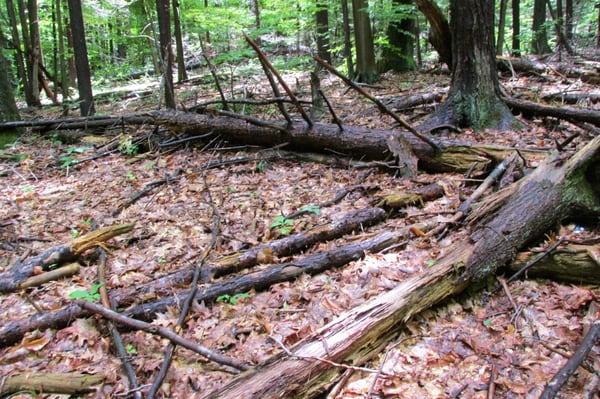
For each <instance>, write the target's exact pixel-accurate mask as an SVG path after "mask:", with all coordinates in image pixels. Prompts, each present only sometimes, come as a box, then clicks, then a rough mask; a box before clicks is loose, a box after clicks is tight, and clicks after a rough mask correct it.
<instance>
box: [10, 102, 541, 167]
mask: <svg viewBox="0 0 600 399" xmlns="http://www.w3.org/2000/svg"><path fill="white" fill-rule="evenodd" d="M92 124H93V126H94V127H101V126H115V125H120V124H126V125H127V124H132V125H144V124H148V125H160V126H162V127H165V128H168V129H170V130H172V131H174V132H176V133H180V134H184V135H190V136H195V135H200V134H208V133H212V134H214V136H220V137H221V138H223V139H225V140H227V141H230V142H236V143H243V144H251V145H260V146H266V147H271V146H275V145H281V144H287V145H286V149H291V150H298V151H315V152H332V151H333V152H337V153H343V154H346V155H348V156H352V157H356V158H360V159H364V160H386V159H388V158H390V156H391V153H390V151H389V147H388V139H389V138H390V136H396V137H399V138H400V139H402V140H403V141H405V142H407V143H408V144H409V145H410V147H411V149H412V151H413V152H414V155H415V156H416V157H417V158H418V160H419V168H421V169H423V170H425V171H431V172H466V171H467V170H470V168H471V167H472V166H473V164H474V163H477V165H478V166H477V170H486V169H488V168H489V167H490V166H491V165H492V164H495V163H497V162H499V161H501V160H502V159H503V158H504V157H506V155H507V154H509V153H511V152H512V149H511V148H507V147H497V146H488V145H470V144H468V143H465V142H460V141H440V142H439V145H440V147H441V148H442V149H441V151H439V152H434V151H433V149H432V148H431V146H429V145H428V144H426V143H424V142H423V141H421V140H419V139H418V138H416V137H414V136H413V135H412V134H411V133H410V132H408V131H405V130H381V129H368V128H364V127H356V126H344V130H343V131H340V129H339V127H338V126H337V125H335V124H329V123H315V124H314V126H313V127H312V128H311V129H308V128H307V126H306V124H305V123H303V122H301V121H295V122H294V124H293V125H292V126H290V127H289V129H287V132H285V133H284V132H282V131H281V130H278V129H273V128H270V127H268V126H255V125H252V124H250V123H248V122H245V121H242V120H239V119H235V118H231V117H226V116H214V115H211V114H194V113H190V112H178V111H171V112H168V111H155V112H149V113H142V114H130V115H123V116H119V117H114V118H107V117H93V118H92V119H88V118H69V119H67V120H66V122H64V121H63V120H36V121H16V122H0V129H2V128H17V127H33V126H43V127H44V128H45V129H48V130H52V129H63V128H69V129H77V128H81V129H85V128H86V127H89V126H90V125H92ZM271 124H277V125H278V126H280V127H281V128H287V127H286V123H285V122H271ZM521 153H522V154H523V155H524V156H525V157H526V158H529V159H532V160H534V159H535V160H540V159H542V158H544V157H545V156H546V152H545V151H536V150H526V149H522V150H521Z"/></svg>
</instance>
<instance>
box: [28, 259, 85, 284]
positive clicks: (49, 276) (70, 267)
mask: <svg viewBox="0 0 600 399" xmlns="http://www.w3.org/2000/svg"><path fill="white" fill-rule="evenodd" d="M79 269H80V267H79V263H77V262H73V263H69V264H67V265H64V266H61V267H59V268H58V269H54V270H50V271H49V272H45V273H42V274H38V275H37V276H32V277H29V278H28V279H27V280H25V281H23V282H22V283H21V284H19V286H18V288H19V289H25V288H31V287H37V286H40V285H42V284H46V283H47V282H49V281H54V280H59V279H61V278H63V277H70V276H72V275H74V274H77V273H79Z"/></svg>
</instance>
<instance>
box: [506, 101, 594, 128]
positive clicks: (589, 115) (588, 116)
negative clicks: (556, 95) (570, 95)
mask: <svg viewBox="0 0 600 399" xmlns="http://www.w3.org/2000/svg"><path fill="white" fill-rule="evenodd" d="M503 100H504V102H505V103H506V104H507V105H508V106H509V107H510V108H511V109H512V110H513V111H518V112H521V113H522V114H523V115H525V116H551V117H554V118H559V119H564V120H567V121H573V122H587V123H591V124H593V125H595V126H600V111H595V110H592V109H579V108H568V107H560V108H559V107H550V106H548V105H542V104H538V103H534V102H531V101H524V100H517V99H515V98H509V97H503Z"/></svg>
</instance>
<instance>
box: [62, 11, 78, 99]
mask: <svg viewBox="0 0 600 399" xmlns="http://www.w3.org/2000/svg"><path fill="white" fill-rule="evenodd" d="M67 1H68V0H67ZM67 9H68V3H67ZM64 26H65V29H66V36H67V48H68V49H71V50H70V51H69V52H68V54H66V55H65V56H66V60H67V67H68V68H67V72H68V77H69V87H75V86H76V85H77V68H76V67H75V54H74V52H73V48H74V47H73V32H71V23H70V22H69V18H67V16H66V15H65V23H64Z"/></svg>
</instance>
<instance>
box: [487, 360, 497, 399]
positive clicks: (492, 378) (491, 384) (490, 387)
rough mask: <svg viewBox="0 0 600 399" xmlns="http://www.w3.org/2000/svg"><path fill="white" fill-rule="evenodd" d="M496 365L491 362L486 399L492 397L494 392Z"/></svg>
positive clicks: (492, 398)
mask: <svg viewBox="0 0 600 399" xmlns="http://www.w3.org/2000/svg"><path fill="white" fill-rule="evenodd" d="M496 374H497V371H496V366H495V365H494V364H493V363H492V369H491V370H490V382H489V385H488V392H487V399H494V394H495V393H496Z"/></svg>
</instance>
